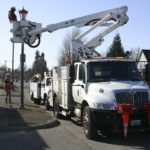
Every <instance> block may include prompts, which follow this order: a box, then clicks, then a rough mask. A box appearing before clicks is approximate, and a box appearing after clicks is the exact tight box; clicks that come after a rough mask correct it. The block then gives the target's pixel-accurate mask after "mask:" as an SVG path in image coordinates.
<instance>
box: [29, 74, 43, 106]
mask: <svg viewBox="0 0 150 150" xmlns="http://www.w3.org/2000/svg"><path fill="white" fill-rule="evenodd" d="M29 88H30V96H31V100H32V101H34V103H38V104H40V101H41V78H40V75H39V74H36V75H35V76H34V77H33V78H32V79H31V80H30V85H29Z"/></svg>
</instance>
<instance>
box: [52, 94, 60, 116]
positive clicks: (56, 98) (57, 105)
mask: <svg viewBox="0 0 150 150" xmlns="http://www.w3.org/2000/svg"><path fill="white" fill-rule="evenodd" d="M59 110H60V107H59V99H58V97H55V100H54V110H53V113H54V115H55V117H56V118H58V119H60V114H59Z"/></svg>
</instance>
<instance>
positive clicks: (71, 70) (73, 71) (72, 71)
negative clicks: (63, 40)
mask: <svg viewBox="0 0 150 150" xmlns="http://www.w3.org/2000/svg"><path fill="white" fill-rule="evenodd" d="M69 77H70V82H71V83H73V82H74V77H75V68H74V64H71V65H70V67H69Z"/></svg>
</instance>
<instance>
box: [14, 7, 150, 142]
mask: <svg viewBox="0 0 150 150" xmlns="http://www.w3.org/2000/svg"><path fill="white" fill-rule="evenodd" d="M127 10H128V8H127V7H126V6H123V7H120V8H116V9H112V10H107V11H103V12H99V13H95V14H92V15H88V16H84V17H80V18H75V19H71V20H67V21H63V22H60V23H56V24H50V25H48V26H47V27H45V28H42V27H41V25H40V24H38V23H33V22H30V21H15V22H14V28H13V33H14V37H13V41H16V42H25V43H27V44H28V45H29V46H31V47H36V46H38V45H39V43H40V38H41V33H43V32H46V31H48V32H50V33H51V32H53V31H55V30H58V29H62V28H66V27H70V26H76V27H84V26H88V27H89V26H91V28H90V29H88V30H87V31H85V32H84V33H82V34H80V35H79V36H78V37H76V38H74V39H73V41H72V47H73V50H74V51H75V52H76V54H77V55H79V56H80V58H81V61H80V62H76V63H72V64H70V65H66V66H56V67H54V68H53V70H52V77H51V87H52V88H51V89H50V90H49V92H48V98H47V102H46V104H47V105H49V106H51V107H52V108H53V111H54V114H55V116H56V117H57V118H60V117H61V116H70V117H71V119H72V120H74V121H76V122H81V123H82V124H83V128H84V133H85V135H86V137H88V138H90V139H93V138H95V137H96V135H97V134H98V133H100V132H103V131H108V130H114V131H122V132H123V133H124V137H127V132H128V130H129V131H130V130H132V129H136V130H138V131H140V130H149V129H150V91H149V87H148V86H147V84H145V83H144V82H143V81H142V79H141V76H140V74H139V72H138V69H137V66H136V62H135V61H133V60H129V59H124V58H100V54H99V53H98V52H97V51H96V50H95V48H96V47H98V46H99V45H100V44H101V43H102V42H103V41H104V37H105V36H106V35H107V34H109V33H110V32H112V31H113V30H115V29H117V28H118V27H120V26H122V25H124V24H126V23H127V21H128V16H127V15H126V12H127ZM99 27H106V29H105V30H104V31H102V32H101V33H99V34H98V35H97V36H95V37H94V38H92V39H91V40H89V41H87V42H83V41H82V38H83V37H84V36H86V35H87V34H89V33H90V32H91V31H93V30H94V29H96V28H99ZM35 41H38V42H37V44H35ZM147 68H150V67H147ZM147 70H149V69H147ZM147 72H150V71H147ZM147 75H149V73H147ZM147 79H148V80H149V78H148V77H147Z"/></svg>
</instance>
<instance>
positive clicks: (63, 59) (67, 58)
mask: <svg viewBox="0 0 150 150" xmlns="http://www.w3.org/2000/svg"><path fill="white" fill-rule="evenodd" d="M80 33H81V31H80V29H78V28H73V30H72V31H71V32H68V33H66V35H65V38H64V40H63V43H62V47H61V50H60V55H59V56H58V64H59V65H61V66H63V65H66V64H67V63H71V62H76V61H79V57H78V56H77V54H76V52H75V51H74V50H73V49H72V40H73V39H74V38H75V37H77V36H78V35H79V34H80Z"/></svg>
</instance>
